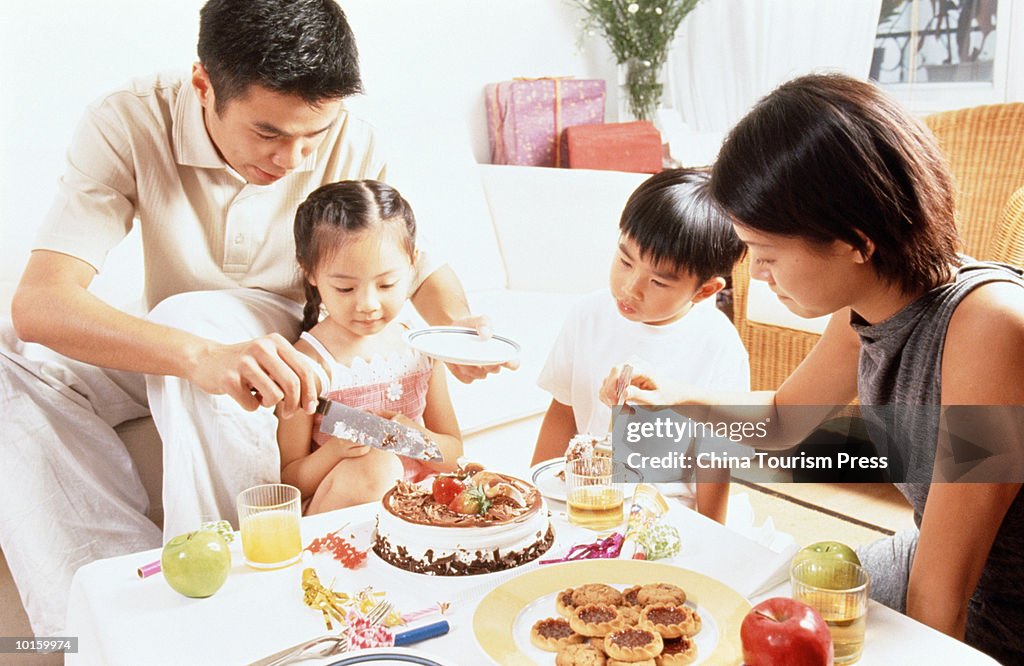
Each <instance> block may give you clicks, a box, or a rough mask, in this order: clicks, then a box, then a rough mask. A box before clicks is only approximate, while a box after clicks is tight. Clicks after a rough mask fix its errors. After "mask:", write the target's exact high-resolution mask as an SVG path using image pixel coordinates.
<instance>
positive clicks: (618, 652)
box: [604, 627, 662, 661]
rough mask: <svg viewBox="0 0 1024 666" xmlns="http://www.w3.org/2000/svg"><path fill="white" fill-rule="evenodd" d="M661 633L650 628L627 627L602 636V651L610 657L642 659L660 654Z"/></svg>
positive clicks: (629, 659)
mask: <svg viewBox="0 0 1024 666" xmlns="http://www.w3.org/2000/svg"><path fill="white" fill-rule="evenodd" d="M661 648H662V640H661V635H660V634H659V633H658V632H656V631H652V630H650V629H644V628H641V627H629V628H628V629H619V630H618V631H613V632H611V633H610V634H608V635H607V636H605V637H604V651H605V652H606V653H607V654H608V656H609V657H611V658H612V659H618V660H620V661H642V660H644V659H653V658H654V657H656V656H658V655H659V654H661Z"/></svg>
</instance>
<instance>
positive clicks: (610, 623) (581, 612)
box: [569, 604, 660, 638]
mask: <svg viewBox="0 0 1024 666" xmlns="http://www.w3.org/2000/svg"><path fill="white" fill-rule="evenodd" d="M619 622H620V619H619V609H617V608H616V607H615V606H609V605H608V604H586V605H584V606H577V607H576V610H575V611H574V612H573V614H572V615H571V616H570V617H569V626H570V627H572V629H573V631H575V632H576V633H577V634H582V635H583V636H604V635H606V634H608V633H609V632H612V631H615V630H616V629H618V628H619ZM659 638H660V637H659Z"/></svg>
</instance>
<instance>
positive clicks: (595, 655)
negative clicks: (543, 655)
mask: <svg viewBox="0 0 1024 666" xmlns="http://www.w3.org/2000/svg"><path fill="white" fill-rule="evenodd" d="M606 664H607V659H606V658H605V656H604V652H601V651H600V650H598V649H597V648H596V647H594V646H593V645H590V644H588V643H574V644H573V645H569V646H568V647H566V648H565V649H564V650H559V652H558V654H557V655H556V656H555V666H606Z"/></svg>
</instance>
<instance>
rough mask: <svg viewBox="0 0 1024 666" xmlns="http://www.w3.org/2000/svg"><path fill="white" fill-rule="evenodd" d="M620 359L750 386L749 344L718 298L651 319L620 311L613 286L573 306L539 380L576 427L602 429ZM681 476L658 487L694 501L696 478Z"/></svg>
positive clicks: (699, 382)
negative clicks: (660, 320) (603, 393)
mask: <svg viewBox="0 0 1024 666" xmlns="http://www.w3.org/2000/svg"><path fill="white" fill-rule="evenodd" d="M621 363H632V364H638V365H641V366H642V367H644V368H648V369H649V370H650V371H651V372H657V374H658V376H660V377H666V378H668V377H671V378H677V379H678V380H679V381H683V382H686V383H687V384H692V385H694V386H698V387H701V388H706V389H710V390H719V391H743V392H745V391H749V390H750V362H749V358H748V355H747V350H746V349H745V348H744V347H743V343H742V342H741V341H740V336H739V333H737V332H736V328H735V327H734V326H733V324H732V322H731V321H729V318H728V317H726V316H725V315H724V314H723V313H722V312H721V311H720V310H718V308H716V307H715V306H714V303H713V302H711V301H702V302H701V303H698V304H697V305H695V306H694V307H693V308H691V309H690V311H689V312H687V313H686V315H685V316H683V317H682V318H681V319H679V320H678V321H674V322H672V323H671V324H666V325H664V326H651V325H649V324H644V323H640V322H633V321H629V320H628V319H626V318H625V317H623V316H622V315H621V314H619V311H618V308H616V306H615V301H614V299H613V298H612V295H611V293H610V292H609V291H608V290H607V289H602V290H600V291H596V292H594V293H592V294H588V295H587V296H585V297H584V298H583V299H581V300H580V301H579V303H577V305H576V306H575V307H574V308H573V309H572V310H571V311H570V313H569V315H568V317H567V318H566V321H565V323H564V324H563V326H562V331H561V333H559V335H558V339H556V340H555V344H554V346H553V347H552V348H551V353H550V354H549V355H548V360H547V362H546V363H545V364H544V369H543V370H541V373H540V376H539V377H538V379H537V384H538V385H539V386H540V387H541V388H542V389H544V390H545V391H547V392H548V393H550V394H551V396H552V397H553V398H554V399H555V400H557V401H558V402H560V403H562V404H564V405H569V406H570V407H572V410H573V415H574V416H575V417H576V431H577V432H580V433H593V434H603V433H606V432H608V430H609V426H610V424H611V417H612V411H611V408H610V407H609V406H607V405H605V404H604V403H603V402H601V400H600V399H599V398H598V393H599V391H600V388H601V383H602V382H603V381H604V378H605V377H607V376H608V371H609V370H611V368H612V367H613V366H615V365H619V364H621ZM681 481H682V483H672V484H658V486H659V487H660V488H661V489H662V491H663V492H665V494H672V495H677V496H679V498H680V500H681V501H682V502H683V503H684V504H687V505H689V506H691V507H692V506H693V505H694V501H695V495H694V492H695V487H694V485H693V479H692V477H690V478H687V479H681Z"/></svg>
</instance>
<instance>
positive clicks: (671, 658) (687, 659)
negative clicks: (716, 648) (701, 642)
mask: <svg viewBox="0 0 1024 666" xmlns="http://www.w3.org/2000/svg"><path fill="white" fill-rule="evenodd" d="M696 660H697V644H696V643H694V642H693V639H691V638H687V637H686V636H683V637H682V638H673V639H671V640H667V641H665V646H664V647H663V648H661V654H659V655H658V656H657V657H655V658H654V663H655V664H657V666H687V664H692V663H693V662H694V661H696Z"/></svg>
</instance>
